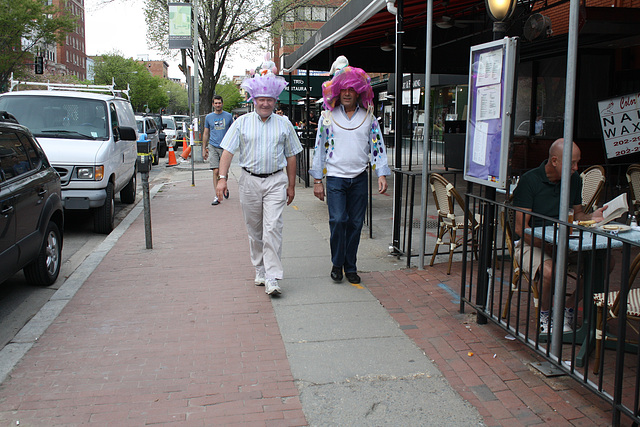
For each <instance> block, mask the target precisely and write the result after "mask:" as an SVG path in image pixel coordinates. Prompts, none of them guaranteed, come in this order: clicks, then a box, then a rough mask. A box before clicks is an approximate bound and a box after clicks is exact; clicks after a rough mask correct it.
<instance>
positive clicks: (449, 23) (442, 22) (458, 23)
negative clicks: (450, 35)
mask: <svg viewBox="0 0 640 427" xmlns="http://www.w3.org/2000/svg"><path fill="white" fill-rule="evenodd" d="M483 22H484V21H483V20H480V19H455V18H454V17H452V16H447V15H442V16H441V17H440V19H438V20H437V21H436V22H435V24H436V27H438V28H442V29H443V30H446V29H447V28H452V27H457V28H464V27H466V26H467V24H481V23H483Z"/></svg>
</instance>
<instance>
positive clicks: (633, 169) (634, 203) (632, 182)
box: [627, 164, 640, 218]
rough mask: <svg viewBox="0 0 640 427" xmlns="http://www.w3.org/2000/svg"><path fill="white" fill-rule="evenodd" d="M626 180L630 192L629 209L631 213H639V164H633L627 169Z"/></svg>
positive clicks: (636, 214)
mask: <svg viewBox="0 0 640 427" xmlns="http://www.w3.org/2000/svg"><path fill="white" fill-rule="evenodd" d="M627 181H629V192H630V193H631V207H630V208H631V210H632V211H633V212H632V213H633V215H635V216H636V218H637V217H638V215H639V214H640V165H638V164H635V165H631V166H629V168H628V169H627Z"/></svg>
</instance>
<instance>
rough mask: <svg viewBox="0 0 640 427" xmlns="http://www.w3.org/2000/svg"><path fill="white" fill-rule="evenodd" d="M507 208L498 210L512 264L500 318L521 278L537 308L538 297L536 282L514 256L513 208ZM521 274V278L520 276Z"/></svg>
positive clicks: (505, 315) (504, 315)
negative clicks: (509, 282) (527, 286)
mask: <svg viewBox="0 0 640 427" xmlns="http://www.w3.org/2000/svg"><path fill="white" fill-rule="evenodd" d="M507 209H508V212H507V213H506V214H505V212H504V211H502V212H500V223H501V224H502V227H503V230H504V239H505V245H506V246H507V249H508V250H509V256H510V257H511V263H512V265H513V275H512V276H511V286H510V287H509V288H510V289H509V294H508V295H507V301H506V302H505V303H504V308H503V309H502V318H503V319H505V318H506V317H507V314H509V307H510V306H511V299H512V297H513V293H514V292H515V291H517V290H518V289H520V283H521V281H522V279H524V280H526V281H527V283H529V291H530V292H531V293H532V294H533V305H534V306H535V308H536V311H537V310H538V306H539V300H540V297H539V296H538V284H537V283H536V282H535V281H533V282H532V281H531V277H529V272H527V271H525V270H524V269H522V267H520V260H519V259H518V257H516V256H515V246H514V241H513V231H512V228H511V226H512V224H513V223H514V221H513V219H514V218H513V216H514V211H513V209H509V208H507ZM520 276H522V279H521V278H520Z"/></svg>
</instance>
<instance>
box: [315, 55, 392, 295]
mask: <svg viewBox="0 0 640 427" xmlns="http://www.w3.org/2000/svg"><path fill="white" fill-rule="evenodd" d="M338 67H340V68H339V69H337V70H336V68H338ZM334 70H335V74H334V77H333V78H332V79H331V80H330V81H328V82H325V83H324V84H323V85H322V94H323V98H324V105H325V108H326V110H325V111H323V112H322V116H321V117H320V119H319V122H318V132H317V135H316V145H315V149H314V153H313V164H312V166H311V169H310V170H309V173H310V174H311V176H313V178H314V185H313V194H314V195H315V196H316V197H317V198H318V199H320V200H324V194H325V188H324V185H323V181H322V179H323V177H325V176H326V185H327V188H326V194H327V206H328V208H329V228H330V230H331V238H330V245H331V262H332V264H333V266H332V269H331V278H332V279H333V280H334V281H336V282H340V281H342V277H343V271H344V275H345V276H346V277H347V280H348V281H349V282H350V283H355V284H357V283H360V280H361V279H360V276H358V268H357V266H356V260H357V252H358V245H359V244H360V233H361V231H362V225H363V223H364V215H365V212H366V209H367V199H368V198H367V195H368V178H367V171H366V169H367V165H368V163H369V162H371V168H372V170H374V171H375V172H376V174H377V175H378V192H379V193H384V192H386V191H387V187H388V185H387V178H386V175H391V170H390V169H389V166H388V164H387V153H386V147H385V146H384V142H383V138H382V133H381V132H380V127H379V126H378V121H377V120H376V119H375V117H374V116H373V114H372V111H373V109H372V108H373V89H372V88H371V79H370V78H369V76H368V75H367V74H366V73H365V72H364V70H362V69H360V68H355V67H349V66H348V61H347V59H346V58H345V57H343V56H341V57H339V58H338V59H337V60H336V62H335V63H334V65H333V66H332V71H334Z"/></svg>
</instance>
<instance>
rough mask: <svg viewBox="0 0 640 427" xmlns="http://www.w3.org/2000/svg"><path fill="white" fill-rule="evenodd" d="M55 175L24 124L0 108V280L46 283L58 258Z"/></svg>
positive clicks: (60, 224)
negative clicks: (17, 278) (21, 278)
mask: <svg viewBox="0 0 640 427" xmlns="http://www.w3.org/2000/svg"><path fill="white" fill-rule="evenodd" d="M63 231H64V211H63V208H62V200H61V198H60V177H59V176H58V173H57V172H56V171H55V169H53V167H51V165H49V161H48V160H47V156H46V155H45V154H44V151H43V150H42V148H41V147H40V145H39V144H38V143H37V142H36V140H35V139H34V138H33V135H31V132H30V131H29V129H27V128H26V127H24V126H20V125H19V124H18V121H17V120H16V119H15V118H14V117H13V116H12V115H11V114H8V113H6V112H4V111H0V282H4V281H5V280H7V279H8V278H10V277H11V276H13V275H14V274H15V273H17V272H18V271H20V270H21V269H24V275H25V277H26V278H27V280H28V281H29V282H31V283H34V284H38V285H51V284H53V283H54V282H55V281H56V279H57V278H58V274H59V273H60V265H61V264H62V236H63Z"/></svg>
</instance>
